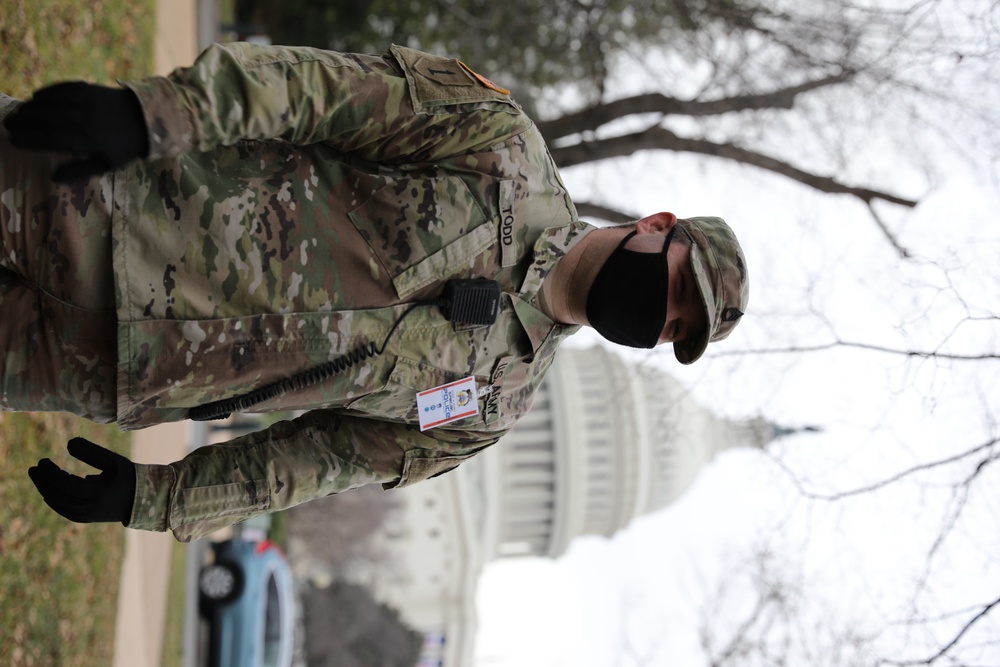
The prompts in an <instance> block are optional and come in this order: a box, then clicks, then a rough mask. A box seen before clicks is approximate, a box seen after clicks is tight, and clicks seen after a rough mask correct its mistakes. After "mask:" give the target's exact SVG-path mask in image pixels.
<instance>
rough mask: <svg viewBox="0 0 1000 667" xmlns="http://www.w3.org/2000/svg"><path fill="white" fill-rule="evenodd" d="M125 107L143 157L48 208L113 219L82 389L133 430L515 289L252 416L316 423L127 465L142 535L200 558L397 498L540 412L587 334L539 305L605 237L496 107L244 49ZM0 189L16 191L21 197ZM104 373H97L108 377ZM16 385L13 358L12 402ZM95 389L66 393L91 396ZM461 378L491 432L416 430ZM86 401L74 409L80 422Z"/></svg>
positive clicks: (455, 75)
mask: <svg viewBox="0 0 1000 667" xmlns="http://www.w3.org/2000/svg"><path fill="white" fill-rule="evenodd" d="M125 85H126V86H127V87H129V88H130V89H131V90H133V91H134V92H135V93H136V94H137V95H138V97H139V99H140V101H141V103H142V107H143V110H144V113H145V115H146V120H147V124H148V127H149V131H150V147H151V148H150V155H149V157H148V159H147V160H144V161H142V162H140V163H136V164H133V165H130V166H128V167H127V168H125V169H122V170H120V171H118V172H115V173H114V174H113V175H110V176H108V177H107V178H104V179H94V180H92V181H91V182H90V183H88V184H87V185H86V186H82V188H81V189H78V190H73V191H67V192H65V193H63V194H62V195H58V196H59V197H62V199H57V198H54V197H57V195H48V199H45V198H42V201H43V204H42V205H41V206H42V208H45V206H46V205H47V206H48V209H46V210H48V211H49V214H47V215H48V217H55V216H54V215H51V214H52V213H54V209H55V208H56V207H57V205H58V204H59V202H62V203H63V208H64V209H65V208H66V206H65V204H66V202H69V203H70V204H72V205H71V206H69V208H70V209H72V208H74V207H77V208H80V206H81V204H79V203H80V202H82V209H81V210H87V208H88V206H89V207H90V210H91V212H92V213H93V214H94V215H95V216H98V217H99V216H100V215H104V216H105V221H104V228H103V229H101V230H100V231H99V232H97V235H96V236H95V235H94V234H91V235H90V240H91V243H92V244H95V243H96V242H97V240H99V241H100V242H101V243H104V244H105V246H107V245H108V244H109V245H110V252H111V254H112V262H111V263H110V265H113V267H114V274H113V277H112V276H99V278H100V279H101V280H105V278H106V280H105V282H103V283H100V284H94V285H92V286H89V287H90V288H89V289H88V290H87V291H88V293H93V292H100V293H102V294H104V299H107V294H109V293H112V287H111V285H112V283H113V294H114V300H113V302H112V303H110V304H108V303H105V302H104V301H101V300H100V299H97V301H98V303H96V304H90V305H88V306H87V307H92V308H93V311H87V313H88V314H89V313H90V312H95V313H105V314H106V315H107V317H106V320H107V321H112V320H113V319H114V318H113V317H112V316H111V314H110V313H109V312H108V308H109V307H113V308H115V309H116V311H117V333H116V336H117V353H115V351H114V350H112V351H111V352H110V357H111V358H112V359H115V360H116V361H114V362H111V363H116V365H117V367H116V369H113V374H114V376H115V377H116V379H117V387H116V388H108V387H103V385H102V387H101V388H100V389H91V390H90V391H91V392H97V394H99V397H100V398H103V399H105V402H106V399H107V398H108V397H114V396H116V397H117V406H116V407H114V408H112V409H111V411H110V412H111V414H112V415H113V416H114V418H116V419H117V420H118V423H119V425H120V426H121V427H122V428H123V429H132V428H141V427H144V426H148V425H151V424H155V423H160V422H164V421H172V420H178V419H183V418H185V417H186V415H187V412H188V410H189V409H190V408H191V407H193V406H198V405H202V404H205V403H208V402H212V401H216V400H220V399H224V398H227V397H231V396H238V395H241V394H245V393H247V392H248V391H250V390H252V389H253V388H255V387H258V386H262V385H266V384H268V383H271V382H274V381H276V380H280V379H281V378H284V377H288V376H290V375H293V374H295V373H298V372H301V371H304V370H307V369H309V368H313V367H315V366H317V365H319V364H321V363H323V362H326V361H328V360H331V359H335V358H337V357H339V356H341V355H344V354H346V353H348V352H350V351H351V350H353V349H355V348H357V347H358V346H359V345H361V344H365V343H370V342H374V343H376V344H379V345H380V344H381V343H382V341H383V340H384V339H385V337H386V335H387V333H388V332H389V330H390V328H391V327H392V325H393V323H394V322H395V321H396V320H397V319H398V318H399V316H400V315H401V314H402V312H403V311H404V310H405V309H406V308H407V307H408V304H410V303H412V302H414V301H420V300H423V299H426V298H430V297H434V296H437V295H439V294H440V292H441V290H442V287H443V285H444V282H445V281H446V280H447V279H449V278H470V277H480V276H484V277H489V278H491V279H494V280H497V281H498V282H499V283H500V284H501V287H502V289H503V299H502V308H501V312H500V314H499V317H498V320H497V322H496V324H494V325H491V326H480V327H470V326H463V325H459V324H453V323H451V322H448V321H446V320H445V319H444V318H443V317H442V316H441V314H440V312H439V311H438V309H437V308H436V307H430V306H421V307H418V308H417V309H416V310H414V311H413V312H412V313H411V314H410V315H409V316H408V317H407V318H406V319H405V320H403V321H402V323H401V324H400V325H399V327H398V328H397V329H396V331H395V333H393V335H392V336H391V337H390V338H389V340H388V344H387V347H386V351H385V353H384V354H382V355H380V356H378V357H376V358H373V359H369V360H366V361H364V362H362V363H360V364H359V365H358V366H356V367H355V368H352V369H349V370H347V371H345V372H343V373H340V374H339V375H336V376H334V377H333V378H331V379H329V380H327V381H325V382H323V383H322V384H319V385H316V386H312V387H309V388H306V389H302V390H299V391H294V392H291V393H287V394H285V395H282V396H280V397H277V398H274V399H272V400H269V401H268V402H266V403H264V404H261V405H260V406H258V407H256V408H254V409H255V410H259V411H273V410H309V412H307V413H306V414H305V415H304V416H302V417H300V418H298V419H296V420H294V421H290V422H282V423H279V424H277V425H275V426H273V427H271V428H270V429H268V430H266V431H263V432H261V433H257V434H252V435H249V436H246V437H242V438H238V439H235V440H233V441H231V442H229V443H224V444H221V445H213V446H210V447H206V448H203V449H201V450H198V451H196V452H194V453H192V454H191V455H189V456H188V457H186V458H185V459H183V460H182V461H178V462H176V463H173V464H171V465H162V466H161V465H139V466H137V477H138V483H137V491H136V498H135V504H134V508H133V514H132V519H131V522H130V526H131V527H134V528H141V529H147V530H167V529H169V530H172V531H173V532H174V534H175V536H176V537H177V538H178V539H181V540H189V539H191V538H194V537H198V536H200V535H204V534H206V533H208V532H210V531H212V530H214V529H216V528H218V527H220V526H223V525H228V524H231V523H233V522H235V521H239V520H242V519H245V518H248V517H250V516H252V515H254V514H258V513H261V512H268V511H275V510H280V509H284V508H286V507H290V506H292V505H295V504H298V503H301V502H304V501H307V500H310V499H313V498H316V497H320V496H325V495H328V494H331V493H336V492H339V491H343V490H345V489H349V488H353V487H356V486H360V485H362V484H367V483H371V482H382V483H383V485H384V486H385V487H387V488H390V487H394V486H405V485H407V484H411V483H413V482H416V481H419V480H422V479H425V478H427V477H429V476H431V475H434V474H437V473H440V472H442V471H445V470H448V469H450V468H452V467H454V466H456V465H458V463H460V462H461V461H462V460H464V459H466V458H468V457H470V456H472V455H473V454H475V453H476V452H478V451H479V450H481V449H483V448H484V447H486V446H488V445H490V444H492V443H494V442H496V440H497V439H498V438H499V437H500V436H501V435H502V434H503V433H504V432H505V431H506V430H508V429H509V428H510V427H511V425H512V424H513V423H514V421H515V420H516V419H517V418H518V417H519V416H520V415H522V414H524V413H525V412H526V411H527V410H528V409H529V407H530V405H531V400H532V395H533V394H534V391H535V390H536V388H537V387H538V385H539V383H540V382H541V378H542V375H543V374H544V372H545V370H546V369H547V367H548V366H549V364H550V362H551V361H552V355H553V353H554V351H555V349H556V346H557V345H558V344H559V342H560V341H561V340H562V339H563V338H565V337H566V336H568V335H570V334H571V333H573V332H574V331H575V330H576V327H567V326H563V325H559V324H556V323H554V322H553V321H552V320H550V319H549V318H548V317H547V316H546V315H545V314H543V313H542V312H541V311H540V309H539V305H538V298H539V289H540V287H541V284H542V281H543V280H544V278H545V276H546V275H547V273H548V272H549V271H550V270H551V268H552V266H553V264H554V263H555V261H556V260H558V259H559V258H560V257H562V256H563V255H564V254H565V253H566V252H568V251H569V250H570V249H571V248H572V247H573V246H574V245H575V244H576V243H577V242H578V241H580V239H582V238H583V237H584V236H585V235H586V234H587V233H589V232H590V231H592V228H591V227H589V226H587V225H585V224H584V223H581V222H579V221H578V220H577V216H576V211H575V209H574V207H573V204H572V202H571V201H570V200H569V198H568V196H567V193H566V190H565V187H564V186H563V184H562V182H561V180H560V178H559V175H558V173H557V171H556V169H555V166H554V164H553V162H552V160H551V157H550V156H549V154H548V151H547V149H546V147H545V145H544V143H543V141H542V138H541V136H540V134H539V132H538V130H537V129H536V128H535V126H534V125H533V123H532V122H531V120H530V119H529V118H528V117H527V116H525V115H524V114H523V113H522V112H521V109H520V108H519V107H518V106H517V105H516V103H514V102H513V101H512V100H511V99H510V97H509V95H508V94H507V92H506V91H504V90H503V89H500V88H499V87H498V86H496V85H495V84H493V83H492V82H490V81H489V80H487V79H484V78H482V77H480V76H479V75H476V74H475V73H473V72H472V71H471V70H469V69H468V68H466V67H465V66H464V65H463V64H462V63H459V62H458V61H455V60H448V59H442V58H438V57H435V56H429V55H427V54H423V53H419V52H416V51H412V50H409V49H405V48H400V47H393V48H392V50H391V53H390V54H388V55H387V56H386V57H384V58H380V57H375V56H363V55H349V54H338V53H330V52H324V51H318V50H313V49H305V48H281V47H258V46H251V45H246V44H236V45H225V46H222V45H218V46H213V47H211V48H210V49H208V50H207V51H206V52H205V53H204V54H202V56H201V57H199V58H198V60H197V61H196V62H195V63H194V65H193V66H192V67H190V68H187V69H182V70H178V71H176V72H174V73H173V74H172V75H170V76H169V77H166V78H154V79H149V80H143V81H138V82H129V83H126V84H125ZM0 113H2V112H0ZM5 152H7V151H6V150H5ZM0 176H3V178H4V179H5V180H4V181H0V186H2V188H7V187H8V186H7V185H4V183H13V182H16V181H13V180H12V181H7V180H6V178H7V177H6V176H4V175H2V174H0ZM26 187H28V188H29V189H30V186H26ZM4 196H7V193H4ZM46 201H47V202H48V204H44V202H46ZM91 204H92V205H91ZM35 206H36V208H37V207H38V206H39V204H37V203H36V204H35ZM95 211H96V212H95ZM62 212H64V211H60V213H62ZM74 215H76V214H75V213H74ZM2 222H3V223H4V225H3V226H4V227H5V228H6V227H7V226H8V224H7V221H6V219H5V220H4V221H2ZM81 222H82V219H81ZM77 224H79V223H78V222H77V221H76V220H75V219H74V220H69V221H68V222H67V224H63V225H59V228H60V229H62V230H65V229H68V228H69V227H73V226H75V225H77ZM109 230H110V234H108V231H109ZM4 234H5V238H4V241H5V242H6V232H4ZM4 252H5V253H6V252H7V250H6V249H4ZM104 252H105V257H106V254H107V252H108V250H105V251H104ZM87 257H88V256H87V255H86V251H83V252H82V253H81V252H78V253H77V254H76V255H75V256H74V259H73V260H72V261H70V262H69V264H70V265H71V266H72V267H73V270H74V271H75V274H74V275H75V276H80V277H86V276H88V275H90V273H100V271H101V270H102V269H103V267H106V266H108V265H109V264H108V263H106V259H104V260H101V259H93V260H90V259H86V258H87ZM84 260H86V261H84ZM52 261H54V260H52ZM76 261H80V262H82V264H81V266H80V267H77V266H76V264H75V263H74V262H76ZM70 282H73V281H72V280H69V279H66V278H63V279H62V280H61V281H60V284H63V283H70ZM102 286H104V287H106V289H107V291H106V292H105V291H104V288H103V287H102ZM42 291H44V292H48V288H43V290H42ZM56 296H58V295H56ZM4 298H6V296H5V297H4ZM60 298H61V297H60ZM63 300H64V301H68V302H69V303H74V304H75V303H77V302H76V301H74V300H73V299H68V298H67V299H63ZM4 307H5V308H6V301H5V302H4ZM100 319H101V325H102V326H103V327H104V328H103V329H100V331H101V335H103V336H107V337H108V338H107V340H111V341H113V340H114V338H115V334H110V333H109V332H108V331H107V324H106V323H105V321H104V320H105V318H100ZM94 326H95V327H97V324H95V325H94ZM0 328H2V327H0ZM95 330H97V329H95ZM64 338H66V339H67V340H70V341H73V340H75V337H74V336H73V335H72V332H71V331H70V332H67V333H66V334H65V335H64ZM112 344H113V343H112ZM6 349H8V350H10V349H12V348H11V347H8V348H6ZM53 354H54V355H55V356H56V357H57V358H58V359H60V360H62V359H63V357H60V356H58V353H57V352H54V353H53ZM108 356H109V355H108V353H107V352H106V351H105V353H104V357H102V358H101V359H99V360H97V361H94V364H93V366H92V370H94V372H95V373H96V374H97V375H100V376H101V377H102V378H103V377H104V375H106V374H107V373H106V371H107V368H108V367H109V366H108V363H109V362H108V360H107V357H108ZM87 358H88V359H89V357H87ZM54 365H55V364H54ZM11 372H12V371H11V361H10V359H9V358H8V361H7V367H6V368H5V370H4V381H5V384H7V383H8V379H7V378H8V376H9V375H10V373H11ZM86 372H87V369H86V368H83V369H82V370H80V371H75V373H76V375H74V376H73V378H77V376H79V377H80V378H82V379H81V380H80V381H79V382H83V383H84V384H86V378H87V376H86ZM470 375H472V376H475V377H476V380H477V386H479V387H481V388H483V390H482V392H481V396H480V415H479V416H477V417H474V418H467V419H463V420H461V421H458V422H454V423H452V424H448V425H446V426H443V427H439V428H437V429H433V430H429V431H426V432H421V431H420V430H419V428H418V426H417V414H416V401H415V394H416V392H417V391H420V390H423V389H428V388H431V387H435V386H438V385H441V384H444V383H446V382H449V381H452V380H456V379H459V378H462V377H467V376H470ZM74 381H75V382H76V381H77V380H75V379H74ZM79 382H77V384H78V385H79V386H76V385H72V391H71V392H70V393H71V394H72V395H71V396H69V397H63V399H64V401H65V402H67V403H72V402H73V401H74V400H75V401H76V402H77V403H85V402H86V401H83V400H82V398H83V395H82V394H81V393H80V390H82V389H83V386H84V384H79ZM95 384H96V380H95ZM48 386H49V387H50V388H52V389H49V390H48V391H50V392H53V393H58V391H61V390H63V389H66V388H68V387H70V386H71V385H69V384H66V383H64V382H62V381H57V382H52V383H50V384H49V385H48ZM56 388H58V389H56ZM108 392H110V393H108ZM95 400H96V399H95ZM98 402H99V401H98ZM27 403H28V405H29V407H30V401H28V402H27ZM14 407H16V406H14ZM55 409H66V408H65V407H64V406H62V405H59V406H57V407H56V408H55ZM73 411H75V412H85V410H84V409H83V406H82V405H81V406H77V407H76V409H74V410H73Z"/></svg>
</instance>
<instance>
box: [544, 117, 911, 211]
mask: <svg viewBox="0 0 1000 667" xmlns="http://www.w3.org/2000/svg"><path fill="white" fill-rule="evenodd" d="M656 149H659V150H669V151H678V152H688V153H698V154H700V155H711V156H713V157H719V158H723V159H727V160H732V161H734V162H739V163H741V164H747V165H752V166H754V167H759V168H761V169H765V170H767V171H771V172H774V173H776V174H780V175H781V176H785V177H787V178H790V179H792V180H794V181H798V182H799V183H802V184H803V185H807V186H809V187H811V188H813V189H814V190H819V191H820V192H827V193H831V194H846V195H851V196H853V197H857V198H858V199H860V200H862V201H863V202H865V203H866V204H870V203H871V202H872V201H874V200H877V199H880V200H883V201H887V202H890V203H892V204H898V205H900V206H907V207H910V208H912V207H914V206H916V205H917V202H916V201H914V200H912V199H906V198H904V197H899V196H897V195H893V194H890V193H888V192H882V191H879V190H871V189H868V188H859V187H853V186H849V185H845V184H843V183H841V182H839V181H837V180H836V179H834V178H830V177H829V176H820V175H818V174H813V173H810V172H808V171H805V170H802V169H799V168H798V167H794V166H792V165H790V164H789V163H787V162H785V161H783V160H779V159H777V158H773V157H770V156H768V155H764V154H763V153H758V152H756V151H751V150H747V149H745V148H740V147H739V146H736V145H734V144H730V143H715V142H712V141H707V140H705V139H690V138H687V137H681V136H678V135H676V134H674V133H673V132H671V131H670V130H668V129H666V128H664V127H652V128H650V129H648V130H645V131H642V132H635V133H633V134H626V135H621V136H617V137H611V138H608V139H598V140H594V141H582V142H580V143H577V144H573V145H570V146H563V147H559V148H552V149H551V150H552V157H553V159H554V160H555V162H556V164H557V165H559V166H560V167H571V166H574V165H578V164H583V163H585V162H593V161H595V160H604V159H607V158H612V157H623V156H627V155H632V154H633V153H636V152H638V151H641V150H656Z"/></svg>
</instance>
